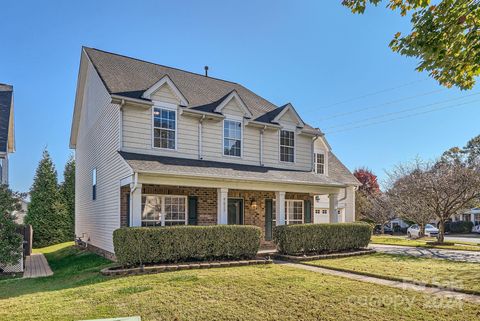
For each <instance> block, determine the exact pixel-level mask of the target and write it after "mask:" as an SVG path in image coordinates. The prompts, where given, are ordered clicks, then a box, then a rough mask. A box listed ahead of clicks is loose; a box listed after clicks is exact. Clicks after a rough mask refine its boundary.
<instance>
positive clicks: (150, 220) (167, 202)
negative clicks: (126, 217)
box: [142, 195, 188, 226]
mask: <svg viewBox="0 0 480 321" xmlns="http://www.w3.org/2000/svg"><path fill="white" fill-rule="evenodd" d="M187 219H188V215H187V197H186V196H174V195H142V226H171V225H186V224H187Z"/></svg>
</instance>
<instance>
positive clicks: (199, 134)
mask: <svg viewBox="0 0 480 321" xmlns="http://www.w3.org/2000/svg"><path fill="white" fill-rule="evenodd" d="M205 117H207V116H206V115H203V116H202V117H201V118H200V119H199V120H198V159H203V156H202V154H203V151H202V136H203V134H202V132H203V121H204V120H205Z"/></svg>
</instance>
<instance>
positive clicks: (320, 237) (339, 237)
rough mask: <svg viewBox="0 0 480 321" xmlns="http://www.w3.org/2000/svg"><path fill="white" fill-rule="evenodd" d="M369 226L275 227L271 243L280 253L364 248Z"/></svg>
mask: <svg viewBox="0 0 480 321" xmlns="http://www.w3.org/2000/svg"><path fill="white" fill-rule="evenodd" d="M371 235H372V227H371V226H370V225H369V224H366V223H336V224H295V225H282V226H276V227H275V229H274V236H273V237H274V241H275V243H276V244H277V247H278V249H279V251H280V252H281V253H282V254H288V255H296V254H320V253H331V252H338V251H345V250H355V249H360V248H364V247H366V246H367V245H368V243H369V242H370V237H371Z"/></svg>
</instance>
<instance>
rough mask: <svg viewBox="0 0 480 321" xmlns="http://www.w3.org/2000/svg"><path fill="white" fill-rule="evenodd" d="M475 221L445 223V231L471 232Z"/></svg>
mask: <svg viewBox="0 0 480 321" xmlns="http://www.w3.org/2000/svg"><path fill="white" fill-rule="evenodd" d="M472 228H473V222H471V221H456V222H448V223H447V224H445V231H446V232H450V233H470V232H472Z"/></svg>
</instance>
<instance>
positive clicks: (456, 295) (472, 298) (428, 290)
mask: <svg viewBox="0 0 480 321" xmlns="http://www.w3.org/2000/svg"><path fill="white" fill-rule="evenodd" d="M274 263H275V264H280V265H284V266H289V267H293V268H297V269H302V270H307V271H311V272H316V273H322V274H328V275H333V276H339V277H344V278H347V279H351V280H356V281H361V282H368V283H374V284H378V285H384V286H389V287H392V288H398V289H402V290H412V291H417V292H422V293H424V294H433V295H436V296H441V297H448V298H453V299H459V300H464V301H468V302H472V303H476V304H480V296H478V295H473V294H464V293H460V292H455V291H450V290H444V289H440V288H433V287H426V286H422V285H417V284H413V283H408V282H399V281H390V280H385V279H381V278H375V277H371V276H364V275H359V274H354V273H348V272H341V271H334V270H330V269H325V268H322V267H317V266H312V265H305V264H299V263H290V262H285V261H274Z"/></svg>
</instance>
